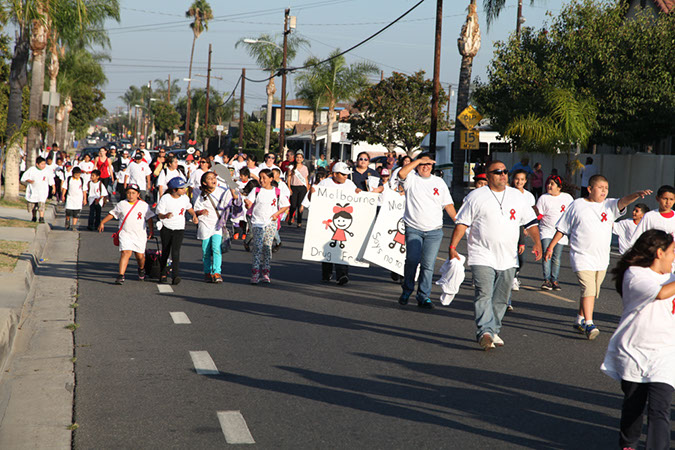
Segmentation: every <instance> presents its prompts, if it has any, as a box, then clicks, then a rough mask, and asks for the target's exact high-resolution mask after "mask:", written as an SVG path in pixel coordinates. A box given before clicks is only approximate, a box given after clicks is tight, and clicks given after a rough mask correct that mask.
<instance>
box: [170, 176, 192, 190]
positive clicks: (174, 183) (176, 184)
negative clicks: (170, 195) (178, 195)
mask: <svg viewBox="0 0 675 450" xmlns="http://www.w3.org/2000/svg"><path fill="white" fill-rule="evenodd" d="M166 186H167V187H168V188H169V189H180V188H184V187H187V182H186V181H185V180H184V179H182V178H181V177H175V178H172V179H170V180H169V182H168V183H167V184H166Z"/></svg>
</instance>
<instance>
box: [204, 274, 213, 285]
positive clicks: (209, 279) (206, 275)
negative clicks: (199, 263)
mask: <svg viewBox="0 0 675 450" xmlns="http://www.w3.org/2000/svg"><path fill="white" fill-rule="evenodd" d="M204 281H206V282H207V283H213V277H212V276H211V274H210V273H205V274H204Z"/></svg>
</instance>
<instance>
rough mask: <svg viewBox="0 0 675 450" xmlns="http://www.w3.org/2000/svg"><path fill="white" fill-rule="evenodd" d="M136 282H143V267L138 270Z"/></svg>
mask: <svg viewBox="0 0 675 450" xmlns="http://www.w3.org/2000/svg"><path fill="white" fill-rule="evenodd" d="M138 281H145V267H139V268H138Z"/></svg>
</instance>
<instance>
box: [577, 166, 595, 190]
mask: <svg viewBox="0 0 675 450" xmlns="http://www.w3.org/2000/svg"><path fill="white" fill-rule="evenodd" d="M597 173H598V168H597V167H595V164H588V165H587V166H586V167H584V169H583V170H582V171H581V186H582V187H588V180H590V179H591V177H592V176H593V175H597Z"/></svg>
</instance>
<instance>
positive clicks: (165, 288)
mask: <svg viewBox="0 0 675 450" xmlns="http://www.w3.org/2000/svg"><path fill="white" fill-rule="evenodd" d="M157 290H158V291H159V293H160V294H170V293H172V292H173V288H172V287H171V286H169V285H168V284H158V285H157Z"/></svg>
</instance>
